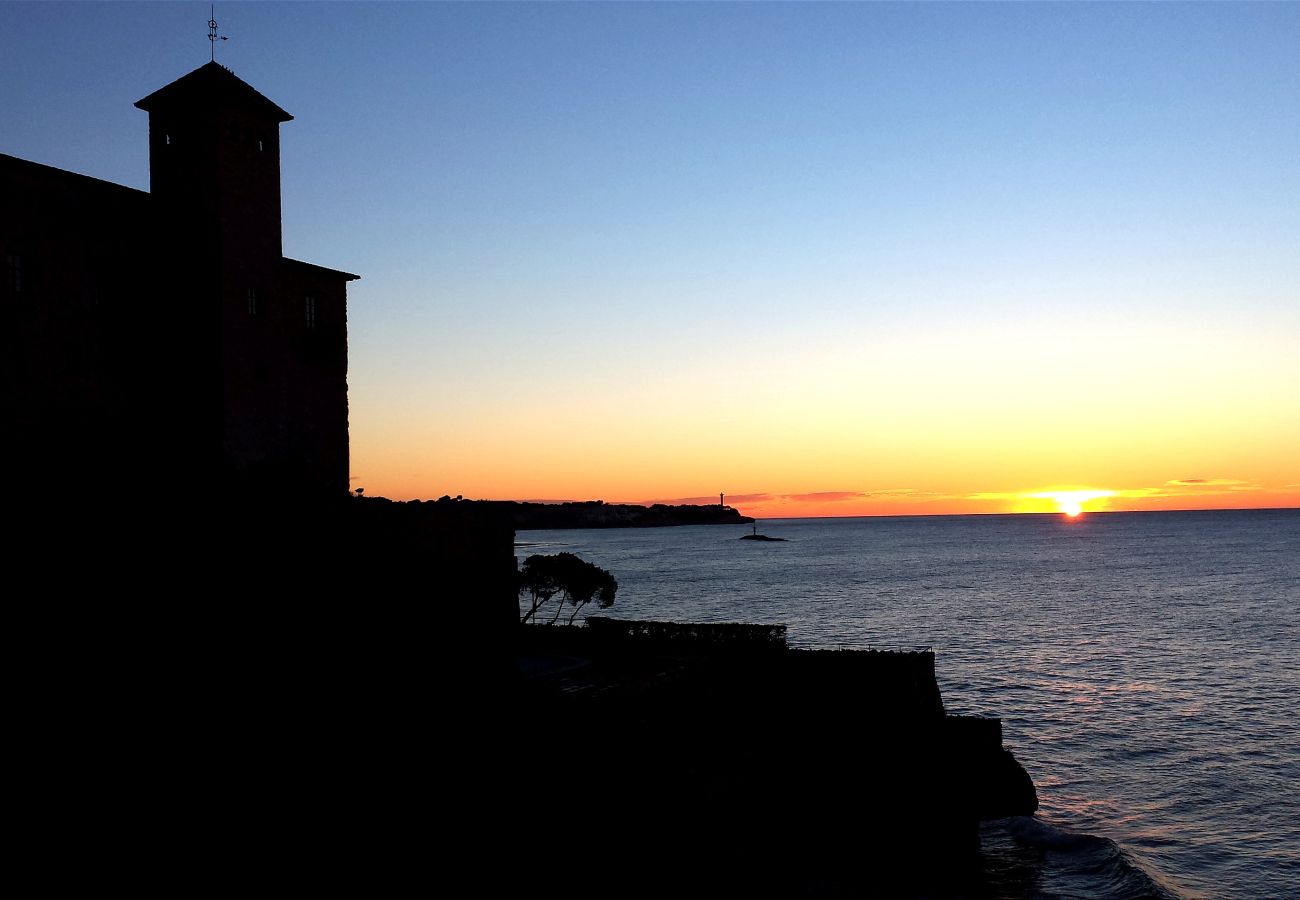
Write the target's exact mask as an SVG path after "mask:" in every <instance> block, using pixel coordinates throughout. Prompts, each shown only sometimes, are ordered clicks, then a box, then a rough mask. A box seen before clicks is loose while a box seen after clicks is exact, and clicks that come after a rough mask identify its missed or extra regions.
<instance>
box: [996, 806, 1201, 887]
mask: <svg viewBox="0 0 1300 900" xmlns="http://www.w3.org/2000/svg"><path fill="white" fill-rule="evenodd" d="M981 843H982V846H983V850H984V852H983V855H984V863H985V881H986V884H985V889H986V890H987V891H988V893H989V895H990V896H993V897H1003V898H1022V897H1026V898H1027V897H1033V898H1042V900H1085V898H1088V900H1093V898H1096V900H1183V896H1182V895H1181V894H1180V893H1178V892H1177V891H1176V890H1174V889H1173V888H1172V887H1170V886H1169V885H1168V884H1166V883H1164V881H1163V879H1161V878H1160V876H1159V875H1158V874H1157V873H1154V872H1151V871H1150V870H1148V869H1147V868H1145V867H1144V866H1143V865H1142V864H1141V863H1139V862H1138V861H1137V860H1136V859H1135V858H1134V857H1133V856H1131V855H1130V854H1129V853H1128V852H1127V851H1126V850H1125V849H1124V848H1122V847H1120V845H1119V844H1116V843H1115V842H1114V841H1112V840H1110V839H1109V838H1104V837H1098V836H1096V835H1092V834H1080V833H1077V832H1072V831H1068V830H1066V829H1064V828H1061V827H1059V826H1057V825H1053V824H1051V823H1050V822H1045V821H1043V820H1042V819H1039V818H1036V817H1032V816H1015V817H1012V818H1009V819H1000V820H998V821H996V822H990V823H987V824H986V825H985V826H984V827H983V828H982V829H981Z"/></svg>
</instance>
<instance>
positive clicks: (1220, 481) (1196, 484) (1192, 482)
mask: <svg viewBox="0 0 1300 900" xmlns="http://www.w3.org/2000/svg"><path fill="white" fill-rule="evenodd" d="M1249 484H1250V482H1248V481H1241V480H1240V479H1237V478H1175V479H1174V480H1172V481H1166V482H1165V487H1190V488H1202V487H1234V486H1239V485H1249Z"/></svg>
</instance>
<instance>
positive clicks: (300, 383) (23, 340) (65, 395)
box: [0, 62, 357, 500]
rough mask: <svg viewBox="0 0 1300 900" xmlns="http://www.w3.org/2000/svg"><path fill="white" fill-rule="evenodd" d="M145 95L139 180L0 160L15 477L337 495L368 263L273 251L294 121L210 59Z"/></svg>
mask: <svg viewBox="0 0 1300 900" xmlns="http://www.w3.org/2000/svg"><path fill="white" fill-rule="evenodd" d="M135 105H136V106H137V107H139V108H140V109H142V110H144V111H146V112H147V113H148V114H149V168H150V184H151V190H150V192H148V193H146V192H143V191H138V190H135V189H132V188H128V187H123V186H121V185H116V184H111V183H109V182H105V181H100V180H98V179H94V178H88V177H86V176H82V175H76V174H73V173H70V172H65V171H61V170H59V169H54V168H51V167H48V166H44V165H41V164H39V163H34V162H28V161H25V160H20V159H16V158H14V157H11V156H4V155H0V253H3V263H4V271H3V282H2V283H0V300H2V302H0V316H2V317H3V331H4V337H3V341H4V347H3V353H4V363H3V366H4V370H3V376H2V377H3V385H4V395H3V403H4V408H3V409H2V410H0V414H2V415H3V416H4V420H5V425H6V431H7V433H8V437H7V438H6V441H7V447H6V453H7V455H8V456H9V459H8V461H7V468H6V473H7V474H8V475H9V476H10V478H11V479H14V480H16V481H18V482H20V484H22V485H28V486H30V487H31V489H32V490H33V491H37V492H41V493H42V495H48V494H49V493H51V492H54V493H55V494H59V493H63V494H67V495H69V496H85V495H87V494H89V495H98V494H102V493H104V492H106V491H108V490H109V489H110V486H115V487H114V489H116V490H119V491H125V490H132V491H144V490H148V491H152V492H162V493H165V494H167V495H170V496H178V495H187V496H190V497H192V498H193V499H196V500H202V498H203V497H205V496H208V497H210V496H212V495H213V494H214V493H218V494H219V495H220V496H223V497H227V498H228V497H230V496H240V495H258V496H265V494H266V492H272V493H276V494H283V495H287V496H293V497H332V496H338V497H344V496H346V494H347V490H348V404H347V282H349V281H351V280H354V279H355V278H357V276H355V275H350V274H348V273H346V272H341V271H337V270H334V269H328V268H324V267H321V266H316V265H312V264H309V263H305V262H300V261H298V260H293V259H287V258H285V257H284V255H283V253H282V247H281V226H280V140H279V128H280V123H282V122H287V121H289V120H290V119H292V116H290V115H289V114H288V113H286V112H285V111H284V110H282V109H280V107H278V106H276V105H275V104H274V103H272V102H271V101H270V100H268V99H267V98H266V97H263V96H262V95H261V94H259V93H258V92H257V91H256V90H254V89H253V88H252V87H250V86H249V85H247V84H245V83H244V82H243V81H241V80H240V79H239V78H237V77H235V75H234V74H233V73H232V72H231V71H230V70H229V69H226V68H225V67H224V66H221V65H219V64H217V63H215V62H211V63H208V64H206V65H203V66H201V67H200V68H198V69H196V70H194V71H193V72H191V73H189V74H188V75H186V76H184V77H183V78H180V79H179V80H177V81H175V82H172V83H171V84H169V85H167V86H166V87H163V88H161V89H160V90H158V91H155V92H154V93H152V94H150V95H149V96H148V97H145V98H144V99H143V100H140V101H139V102H138V103H136V104H135Z"/></svg>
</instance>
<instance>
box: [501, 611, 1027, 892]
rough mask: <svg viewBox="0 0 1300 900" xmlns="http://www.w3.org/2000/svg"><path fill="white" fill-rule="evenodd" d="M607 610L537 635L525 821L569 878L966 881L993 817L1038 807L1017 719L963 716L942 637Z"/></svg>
mask: <svg viewBox="0 0 1300 900" xmlns="http://www.w3.org/2000/svg"><path fill="white" fill-rule="evenodd" d="M589 623H590V625H589V627H587V628H583V629H575V628H548V627H545V626H538V627H533V628H528V629H525V630H524V632H523V633H522V634H521V637H520V653H521V655H520V660H521V663H522V665H521V675H522V680H521V682H520V683H519V685H518V691H517V695H516V697H515V699H514V703H515V720H516V722H517V723H518V725H519V740H518V742H517V749H518V751H519V756H518V759H517V769H516V772H517V775H518V781H517V784H518V798H517V799H518V800H519V803H520V805H521V812H520V814H519V820H518V821H519V825H520V828H521V831H522V833H523V834H531V835H533V836H534V837H536V839H537V842H536V844H534V843H533V841H532V838H531V837H529V838H525V839H524V841H523V844H524V845H527V846H530V847H531V849H530V850H528V851H525V855H526V857H527V858H531V859H533V860H534V861H537V862H540V860H539V854H540V857H541V858H542V859H547V860H549V862H545V863H541V865H542V867H543V868H542V875H541V876H540V881H541V882H544V883H548V884H549V887H551V888H554V889H561V888H563V889H565V890H570V891H575V892H577V893H580V894H583V895H587V896H598V895H601V896H603V895H614V896H618V895H626V894H628V893H633V894H638V895H644V896H649V895H693V896H701V895H703V896H743V895H762V896H823V895H831V896H867V895H872V894H876V895H881V894H886V895H888V894H895V895H900V896H901V895H915V894H918V893H919V894H934V893H939V894H944V893H951V892H954V891H956V892H959V893H963V894H965V893H966V892H967V891H969V890H970V888H971V886H972V885H978V883H979V880H980V873H979V865H980V862H979V854H978V850H979V843H978V833H977V827H978V822H979V821H980V820H981V819H989V818H999V817H1002V816H1008V815H1017V814H1029V813H1032V812H1033V811H1034V810H1035V809H1036V808H1037V798H1036V795H1035V792H1034V787H1033V784H1032V782H1031V781H1030V779H1029V777H1028V776H1027V775H1026V773H1025V771H1024V770H1023V769H1022V768H1021V767H1020V765H1019V764H1018V763H1017V762H1016V761H1015V759H1014V758H1013V757H1012V756H1011V754H1010V753H1008V752H1006V751H1005V750H1003V749H1002V744H1001V723H1000V722H999V721H998V720H996V719H976V718H967V717H957V716H948V715H945V713H944V710H943V702H942V699H941V697H940V695H939V690H938V687H937V684H936V682H935V678H934V655H933V653H931V652H928V651H925V652H915V653H896V652H855V651H802V650H790V649H788V648H787V647H786V646H785V641H784V632H785V629H784V627H783V626H747V625H736V626H700V625H673V624H667V623H645V622H620V621H616V620H611V619H591V620H589ZM548 843H549V847H548ZM557 865H558V867H557Z"/></svg>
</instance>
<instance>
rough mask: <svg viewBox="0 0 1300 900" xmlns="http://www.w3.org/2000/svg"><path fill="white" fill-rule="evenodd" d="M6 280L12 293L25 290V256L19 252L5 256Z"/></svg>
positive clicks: (19, 292)
mask: <svg viewBox="0 0 1300 900" xmlns="http://www.w3.org/2000/svg"><path fill="white" fill-rule="evenodd" d="M5 282H6V283H7V284H8V285H9V290H10V291H11V292H12V293H15V294H21V293H22V292H23V258H22V257H21V256H19V255H18V254H17V253H10V254H8V255H7V256H6V257H5Z"/></svg>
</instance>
